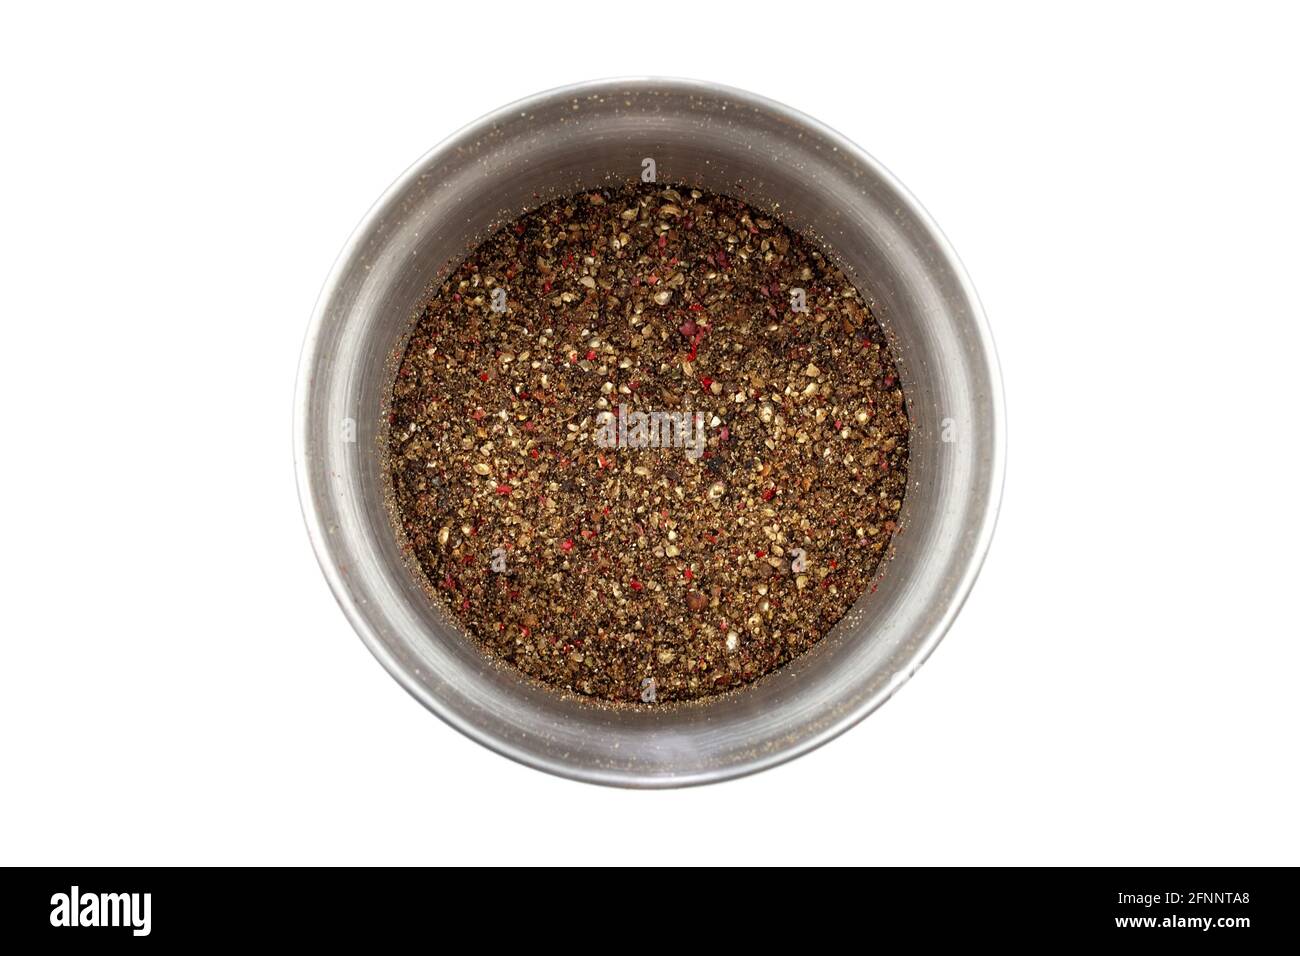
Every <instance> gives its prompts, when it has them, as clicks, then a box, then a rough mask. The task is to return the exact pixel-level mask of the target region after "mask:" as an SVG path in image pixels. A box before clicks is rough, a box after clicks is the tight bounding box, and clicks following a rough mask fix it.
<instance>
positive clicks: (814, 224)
mask: <svg viewBox="0 0 1300 956" xmlns="http://www.w3.org/2000/svg"><path fill="white" fill-rule="evenodd" d="M644 157H653V158H654V159H655V161H656V164H657V168H658V179H659V181H660V182H669V181H685V182H689V183H691V184H695V185H699V186H701V187H703V188H707V189H712V190H714V191H717V192H722V193H728V194H732V195H738V196H741V197H743V198H747V199H749V200H750V201H751V202H755V203H757V204H763V203H765V202H770V201H776V202H780V204H781V209H782V210H783V214H784V217H785V219H786V221H787V222H788V223H789V224H790V225H792V226H794V227H795V228H797V229H801V230H804V231H807V232H809V233H812V234H814V235H815V236H817V237H818V238H819V239H820V241H821V242H822V244H823V245H824V246H826V247H828V248H829V249H830V250H831V251H832V252H833V253H834V254H836V256H837V257H838V258H840V260H841V263H842V265H844V266H846V267H847V268H848V269H849V270H850V271H851V274H852V275H853V276H855V277H856V280H857V281H859V283H860V286H861V288H862V289H863V290H864V291H865V293H866V294H867V295H868V296H870V298H871V299H872V301H873V302H874V304H875V308H876V312H877V314H878V316H879V317H880V320H881V322H882V324H883V325H884V326H885V327H886V329H887V331H888V332H889V334H890V335H891V336H892V337H893V339H894V341H895V342H896V344H897V347H898V350H899V356H900V364H901V374H902V379H903V385H904V389H905V392H906V394H907V400H908V403H909V409H910V412H911V416H912V425H913V438H912V445H911V449H912V451H911V454H912V459H911V466H910V475H909V490H908V493H907V498H906V505H905V508H904V522H903V524H904V530H903V532H902V533H901V534H900V535H899V536H898V538H897V541H896V545H897V553H896V556H895V558H894V560H893V561H892V562H891V563H889V565H888V567H887V570H886V572H885V574H884V575H883V577H882V578H881V579H880V581H879V587H878V591H877V592H876V593H874V594H871V595H868V597H867V598H866V599H864V600H863V601H861V602H859V606H858V607H857V608H855V609H854V611H853V612H852V613H851V614H850V616H849V617H848V618H847V619H846V620H845V621H844V622H842V623H841V625H840V626H839V627H837V628H836V629H835V630H834V631H833V632H832V633H831V634H830V635H829V636H827V637H826V638H825V639H824V640H823V641H822V642H821V643H820V644H819V645H818V646H817V647H815V648H814V649H813V650H812V651H811V652H809V653H807V654H805V655H803V656H802V657H800V658H799V659H797V660H796V661H795V662H793V663H792V664H790V665H788V666H787V667H785V668H783V669H782V670H780V671H778V672H777V673H776V674H774V675H772V676H771V677H769V678H767V679H766V680H764V681H761V682H759V683H758V684H756V685H754V686H752V687H749V688H745V689H743V690H742V691H740V692H737V693H734V694H732V695H730V696H728V697H725V698H723V699H720V700H715V701H711V702H705V703H700V704H692V705H688V706H679V707H674V708H670V709H663V710H655V709H644V710H630V709H610V708H604V707H600V706H596V705H592V704H588V703H584V702H580V701H575V700H569V699H565V698H562V697H561V696H560V695H557V694H554V693H552V692H550V691H547V690H545V689H543V688H539V687H537V686H534V685H531V684H529V683H528V682H526V681H525V680H523V679H522V678H519V677H518V676H516V675H515V674H514V673H513V672H512V671H509V670H507V669H504V668H501V667H498V666H495V665H493V664H492V663H490V662H488V661H487V660H486V659H485V658H484V657H483V655H482V654H481V653H480V652H479V651H478V650H477V649H476V648H475V647H474V646H473V645H471V644H470V643H468V642H467V641H466V640H465V639H463V638H462V637H460V636H459V635H458V634H457V633H456V632H455V631H454V630H453V629H452V628H450V627H449V626H448V625H447V622H446V621H445V619H444V618H443V617H442V616H441V614H440V612H439V611H438V609H437V608H436V607H435V606H434V605H432V603H431V602H430V601H429V599H428V598H427V597H426V595H425V594H424V592H423V590H422V589H421V588H420V587H419V586H418V585H417V584H416V583H415V581H414V580H413V579H412V577H411V575H410V573H409V572H408V570H407V568H406V566H405V565H404V563H403V561H402V557H401V553H400V551H399V549H398V546H397V543H396V541H395V540H394V537H393V533H392V531H391V530H390V527H389V522H388V517H387V515H386V513H385V510H384V508H383V506H382V498H383V489H384V485H385V476H384V473H383V470H382V467H381V466H382V462H381V460H380V456H379V454H378V451H379V441H378V439H379V435H380V428H381V401H382V396H383V393H384V392H385V390H386V388H387V386H388V380H387V375H386V369H387V368H388V367H389V365H388V363H389V360H390V357H391V355H392V353H393V352H394V350H395V349H397V348H399V347H400V345H401V343H402V341H403V338H404V336H405V333H406V332H407V331H408V329H409V327H410V323H411V321H412V317H413V315H414V312H415V309H416V307H417V306H418V305H419V304H420V302H421V300H422V294H423V293H424V291H425V289H426V286H427V285H428V284H429V282H430V281H431V280H432V279H433V278H434V276H435V274H439V275H441V274H445V271H446V266H447V265H448V264H449V262H450V261H451V260H454V259H457V258H459V256H461V255H462V254H463V253H464V251H465V250H466V249H467V248H468V247H470V246H472V245H473V244H474V242H475V241H476V240H477V239H478V238H481V237H482V236H483V235H484V233H485V231H486V230H489V229H490V228H491V227H493V226H494V225H495V224H497V223H499V222H500V220H502V219H503V218H509V217H511V216H513V215H516V214H518V213H519V212H520V211H522V210H523V209H524V208H531V207H534V206H536V205H537V204H538V203H539V202H541V201H543V200H545V199H547V198H550V197H552V196H554V195H557V194H561V193H568V192H572V191H575V190H577V189H580V188H587V187H592V186H596V185H598V184H602V183H610V182H612V181H615V180H631V179H632V178H634V177H635V176H636V175H637V173H638V172H639V171H640V169H641V161H642V159H643V158H644ZM742 189H743V191H741V190H742ZM294 418H295V421H294V427H295V433H294V456H295V459H296V465H297V470H298V487H299V493H300V495H301V498H302V504H303V511H304V513H305V516H306V520H307V526H308V530H309V532H310V534H311V538H312V543H313V545H314V546H315V549H316V554H317V556H318V557H319V559H320V563H321V567H322V568H323V570H324V572H325V576H326V578H328V580H329V583H330V587H331V588H332V589H333V591H334V594H335V596H336V597H337V598H338V601H339V603H340V604H341V605H342V607H343V610H344V611H345V612H346V614H347V616H348V618H349V620H351V622H352V624H353V626H354V627H355V628H356V630H357V632H358V633H359V634H360V635H361V637H362V639H363V640H364V641H365V642H366V645H367V646H368V647H369V648H370V649H371V651H372V652H373V653H374V654H375V656H376V657H377V658H379V660H380V662H381V663H382V664H383V665H384V666H385V667H386V668H387V669H388V671H389V672H390V673H391V674H392V675H393V676H394V677H395V678H396V679H397V680H398V682H399V683H401V684H402V686H403V687H405V688H406V689H407V690H408V691H409V692H410V693H411V694H413V695H414V696H415V697H416V698H417V699H419V700H420V701H421V702H422V703H423V704H424V705H425V706H426V707H428V708H429V709H430V710H432V711H433V712H434V713H436V714H437V715H438V716H440V717H441V718H443V719H444V720H445V721H447V722H448V723H450V724H451V725H452V726H454V727H456V728H457V729H458V730H461V731H462V732H464V733H465V734H467V735H469V736H470V737H472V738H474V739H475V740H477V741H479V742H480V743H482V744H484V745H486V746H488V747H491V748H492V749H493V750H496V751H498V752H499V753H502V754H504V755H506V756H508V757H511V758H513V759H516V760H519V761H521V762H523V763H526V764H530V765H532V766H534V767H538V768H540V769H543V770H547V771H550V772H553V773H557V774H561V775H564V776H568V777H573V778H576V779H580V780H587V781H591V782H595V783H605V784H619V785H626V786H639V787H664V786H679V785H686V784H697V783H707V782H711V781H717V780H724V779H727V778H730V777H735V776H739V775H741V774H745V773H750V772H753V771H755V770H760V769H763V768H765V767H770V766H772V765H774V764H777V763H780V762H782V761H784V760H788V759H790V758H791V757H794V756H797V755H798V754H802V753H805V752H807V751H808V750H811V749H812V748H814V747H816V746H818V745H819V744H822V743H824V742H826V741H827V740H830V739H831V738H832V737H834V736H836V735H837V734H839V733H841V732H842V731H844V730H845V729H847V728H848V727H850V726H852V725H853V724H855V723H856V722H858V721H859V720H861V719H862V718H863V717H865V716H866V715H867V714H869V713H871V711H873V710H874V709H875V708H877V707H879V706H880V705H881V704H882V703H884V701H886V700H887V699H889V697H890V696H891V695H892V694H893V693H894V692H895V691H896V690H897V689H898V688H899V687H900V686H901V685H902V684H903V683H904V682H905V681H906V680H907V679H908V678H909V677H911V675H912V674H913V673H914V672H915V671H916V669H917V667H919V666H920V664H921V663H922V662H923V661H924V660H925V659H926V657H927V656H928V655H929V654H930V652H931V651H932V650H934V647H935V645H936V644H938V642H939V640H940V639H941V638H942V637H943V635H944V633H945V632H946V631H947V629H948V627H949V625H950V624H951V623H952V620H953V618H954V616H955V615H956V614H957V611H958V609H959V608H960V606H961V604H962V602H963V600H964V599H965V597H966V595H967V593H968V591H969V590H970V587H971V585H972V583H973V582H974V579H975V576H976V574H977V572H978V570H979V566H980V563H981V561H982V560H983V557H984V553H985V551H986V549H987V548H988V544H989V539H990V537H991V535H992V532H993V524H994V520H995V517H996V512H997V506H998V501H999V497H1000V495H1001V488H1002V470H1003V452H1004V447H1003V446H1004V423H1003V413H1002V399H1001V382H1000V379H999V376H998V370H997V362H996V358H995V356H994V351H993V343H992V340H991V338H990V336H989V331H988V328H987V326H986V324H985V321H984V317H983V314H982V312H981V310H980V305H979V302H978V300H977V299H976V296H975V291H974V289H973V288H972V287H971V285H970V282H969V281H968V279H967V278H966V275H965V273H964V272H963V270H962V268H961V265H960V263H959V262H958V261H957V258H956V256H955V255H954V253H953V251H952V250H951V249H950V248H949V246H948V244H947V242H946V241H945V240H944V238H943V236H942V235H941V234H940V233H939V231H938V229H937V228H936V226H935V225H934V224H933V223H932V222H931V221H930V219H929V217H928V216H927V215H926V214H925V212H924V211H923V210H922V209H921V207H920V206H919V205H918V204H917V203H916V201H915V200H914V199H912V197H911V196H910V195H908V194H907V192H906V191H905V190H904V189H903V188H902V187H901V186H900V185H899V184H898V183H897V182H895V180H894V179H893V178H892V177H891V176H890V175H889V173H887V172H886V171H885V170H884V169H883V168H882V167H881V166H880V165H879V164H878V163H876V162H875V161H874V160H873V159H871V157H869V156H867V155H866V154H865V153H863V152H862V151H861V150H860V149H858V148H857V147H856V146H854V145H853V144H852V143H850V142H849V141H848V140H846V139H844V138H843V137H841V136H839V135H838V134H837V133H835V132H833V131H831V130H830V129H828V128H826V127H825V126H822V125H821V124H820V123H818V122H817V121H815V120H813V119H811V118H809V117H807V116H804V115H802V114H800V113H797V112H795V111H793V110H791V109H789V108H787V107H785V106H781V105H780V104H777V103H773V102H772V101H770V100H766V99H763V98H761V97H758V96H755V95H753V94H750V93H745V92H742V91H739V90H732V89H727V88H723V87H719V86H716V85H713V84H706V83H699V82H693V81H685V80H667V79H653V78H638V79H622V80H607V81H599V82H592V83H584V84H581V85H578V86H573V87H568V88H563V89H558V90H553V91H550V92H547V93H543V94H540V95H538V96H534V97H531V98H529V99H526V100H522V101H520V102H518V103H514V104H512V105H510V106H507V107H504V108H503V109H501V110H498V111H497V112H496V113H493V114H491V115H490V116H487V117H485V118H483V119H481V120H479V121H478V122H476V123H474V124H472V125H471V126H468V127H466V128H465V129H463V130H461V131H460V132H459V133H456V134H455V135H454V136H452V137H451V138H450V139H447V140H445V141H444V142H443V143H442V144H441V145H439V146H437V147H436V148H434V149H433V150H432V151H431V152H429V153H428V154H427V155H426V156H424V157H423V158H422V159H421V160H420V161H419V162H417V163H416V164H415V165H414V166H413V167H411V169H409V170H408V171H407V172H406V173H405V174H404V175H403V176H402V177H401V178H400V179H399V180H398V181H397V182H396V183H395V184H394V185H393V186H392V187H391V188H390V189H389V190H388V192H387V193H385V195H384V197H383V198H382V199H381V200H380V201H379V202H378V203H377V204H376V205H375V207H374V208H373V209H371V211H370V212H369V214H368V215H367V216H366V218H365V220H364V221H363V222H362V223H361V225H360V226H359V227H358V228H357V230H356V232H355V233H354V234H353V236H352V238H351V239H350V240H349V241H348V244H347V246H346V247H345V248H344V250H343V252H342V254H341V256H340V257H339V260H338V262H337V263H336V264H335V266H334V270H333V272H332V273H331V275H330V277H329V279H328V281H327V282H326V284H325V288H324V291H323V292H322V293H321V297H320V301H319V302H318V303H317V306H316V312H315V315H314V316H313V318H312V322H311V328H310V330H309V332H308V335H307V341H306V344H305V346H304V350H303V356H302V366H301V369H300V372H299V380H298V393H297V398H296V408H295V413H294ZM345 419H352V420H354V421H355V422H356V429H357V433H356V441H355V442H349V441H346V440H345V435H344V430H343V429H344V426H343V422H344V420H345ZM948 419H950V420H951V423H946V422H945V420H948ZM945 424H947V425H948V437H951V438H954V439H955V440H954V441H951V442H946V441H944V440H943V438H944V430H945ZM955 716H956V715H954V717H955Z"/></svg>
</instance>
